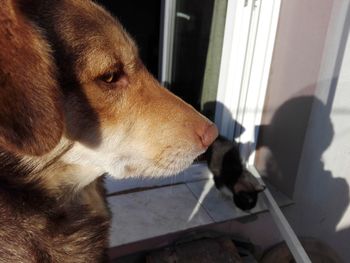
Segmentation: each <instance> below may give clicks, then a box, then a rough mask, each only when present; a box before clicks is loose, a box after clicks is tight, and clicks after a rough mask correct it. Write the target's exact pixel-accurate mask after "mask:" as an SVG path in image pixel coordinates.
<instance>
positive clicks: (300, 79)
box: [256, 0, 333, 197]
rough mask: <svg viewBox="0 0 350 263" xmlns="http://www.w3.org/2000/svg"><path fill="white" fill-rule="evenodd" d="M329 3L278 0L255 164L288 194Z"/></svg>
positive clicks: (318, 67)
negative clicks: (275, 31) (269, 71)
mask: <svg viewBox="0 0 350 263" xmlns="http://www.w3.org/2000/svg"><path fill="white" fill-rule="evenodd" d="M332 6H333V1H331V0H307V1H305V0H293V1H290V0H284V1H283V0H282V6H281V11H280V19H279V25H278V30H277V38H276V43H275V48H274V53H273V59H272V67H271V73H270V78H269V85H268V91H267V97H266V101H265V106H264V114H263V119H262V123H263V124H264V125H266V126H264V127H262V128H261V129H260V134H259V141H258V146H259V147H260V148H259V151H258V153H257V158H256V166H257V168H258V169H259V170H260V172H261V173H262V174H266V176H268V177H269V179H270V181H271V182H272V183H273V184H274V185H276V186H278V187H279V189H281V190H282V191H283V192H285V193H286V194H287V195H289V196H290V197H291V196H292V194H293V192H294V184H295V179H296V175H297V172H298V166H299V161H300V156H301V152H302V147H303V143H304V137H305V132H306V128H307V125H308V121H309V116H310V110H311V106H312V104H313V97H312V96H313V95H314V93H315V87H316V85H317V81H318V75H319V71H320V65H321V61H322V57H323V50H324V44H325V40H326V35H327V29H328V25H329V20H330V14H331V11H332Z"/></svg>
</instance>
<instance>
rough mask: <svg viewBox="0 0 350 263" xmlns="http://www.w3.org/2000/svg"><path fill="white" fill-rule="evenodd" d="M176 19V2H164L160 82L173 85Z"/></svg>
mask: <svg viewBox="0 0 350 263" xmlns="http://www.w3.org/2000/svg"><path fill="white" fill-rule="evenodd" d="M175 18H176V0H162V23H161V41H160V42H161V45H160V46H161V59H160V62H161V63H160V64H161V65H160V66H159V71H160V72H159V76H160V82H161V83H162V84H163V85H165V86H168V85H169V84H170V83H171V75H172V65H173V49H174V34H175Z"/></svg>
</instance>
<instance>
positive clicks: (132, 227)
mask: <svg viewBox="0 0 350 263" xmlns="http://www.w3.org/2000/svg"><path fill="white" fill-rule="evenodd" d="M108 201H109V205H110V208H111V211H112V213H113V218H112V230H111V231H112V232H111V235H110V236H111V238H110V246H111V247H115V246H119V245H123V244H128V243H131V242H136V241H140V240H144V239H148V238H153V237H157V236H162V235H165V234H169V233H174V232H177V231H181V230H185V229H189V228H193V227H196V226H201V225H207V224H210V223H212V222H213V220H212V219H211V218H210V216H209V215H208V214H207V212H206V211H205V210H204V209H203V208H202V207H199V209H198V211H196V213H195V214H194V215H192V211H193V208H194V207H196V205H197V199H196V197H195V196H194V195H193V194H192V193H191V191H190V190H189V189H188V187H187V186H186V185H184V184H182V185H174V186H169V187H162V188H157V189H152V190H147V191H142V192H134V193H129V194H124V195H118V196H112V197H109V198H108Z"/></svg>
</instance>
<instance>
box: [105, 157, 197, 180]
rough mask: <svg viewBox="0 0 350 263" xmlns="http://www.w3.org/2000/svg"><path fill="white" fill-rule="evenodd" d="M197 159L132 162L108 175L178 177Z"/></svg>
mask: <svg viewBox="0 0 350 263" xmlns="http://www.w3.org/2000/svg"><path fill="white" fill-rule="evenodd" d="M195 158H196V157H192V158H176V159H166V160H164V161H163V162H162V163H158V162H154V161H150V160H143V161H139V162H136V161H135V162H130V163H128V164H124V165H123V167H118V168H116V169H112V170H111V171H108V173H109V174H110V175H111V176H112V177H114V178H116V179H123V178H143V179H146V178H156V177H166V176H172V175H176V174H178V173H180V172H182V171H183V170H185V169H186V168H188V167H189V166H190V165H191V164H192V163H193V161H194V159H195Z"/></svg>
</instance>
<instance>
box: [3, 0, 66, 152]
mask: <svg viewBox="0 0 350 263" xmlns="http://www.w3.org/2000/svg"><path fill="white" fill-rule="evenodd" d="M55 75H56V69H55V64H54V61H53V59H52V57H51V54H50V48H49V46H48V44H47V41H45V39H44V38H43V37H42V35H41V34H40V31H39V30H38V29H37V28H36V27H35V26H34V25H33V24H32V23H31V22H30V21H29V19H27V18H26V17H25V16H24V15H23V14H21V12H20V11H19V9H18V8H17V6H16V2H15V1H14V0H3V1H1V8H0V146H1V147H2V148H4V149H6V150H8V151H11V152H14V153H20V154H30V155H41V154H44V153H46V152H48V151H49V150H51V149H52V148H53V147H54V146H55V145H56V144H57V143H58V141H59V140H60V138H61V135H62V131H63V113H62V111H63V109H62V100H61V94H60V90H59V87H58V84H57V80H56V76H55Z"/></svg>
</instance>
